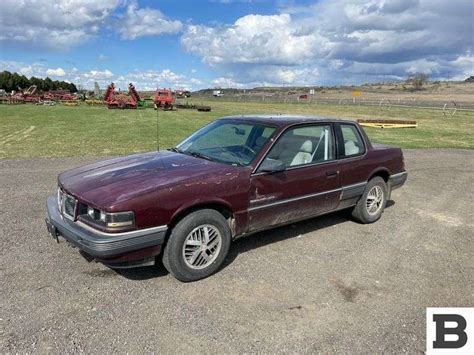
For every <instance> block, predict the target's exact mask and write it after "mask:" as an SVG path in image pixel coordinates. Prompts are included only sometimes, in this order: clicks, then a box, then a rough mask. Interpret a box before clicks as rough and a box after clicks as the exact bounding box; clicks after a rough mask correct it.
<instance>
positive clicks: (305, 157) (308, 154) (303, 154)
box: [290, 139, 313, 166]
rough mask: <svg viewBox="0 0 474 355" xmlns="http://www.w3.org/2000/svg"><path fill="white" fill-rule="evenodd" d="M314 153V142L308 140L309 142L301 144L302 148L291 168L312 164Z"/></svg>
mask: <svg viewBox="0 0 474 355" xmlns="http://www.w3.org/2000/svg"><path fill="white" fill-rule="evenodd" d="M312 153H313V142H311V141H310V140H309V139H308V140H307V141H304V142H303V144H301V147H300V149H299V151H298V153H296V155H295V157H294V158H293V160H292V161H291V164H290V166H294V165H301V164H308V163H310V162H311V160H312Z"/></svg>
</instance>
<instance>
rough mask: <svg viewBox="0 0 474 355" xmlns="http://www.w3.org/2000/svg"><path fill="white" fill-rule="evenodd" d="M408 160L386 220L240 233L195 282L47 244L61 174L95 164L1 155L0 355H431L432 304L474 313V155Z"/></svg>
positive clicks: (335, 219)
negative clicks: (110, 264) (117, 266)
mask: <svg viewBox="0 0 474 355" xmlns="http://www.w3.org/2000/svg"><path fill="white" fill-rule="evenodd" d="M405 156H406V161H407V169H408V171H409V181H408V182H407V184H406V185H405V187H403V188H402V189H399V190H396V191H395V192H394V193H393V195H392V199H393V201H391V202H390V203H389V207H388V208H387V209H386V210H385V213H384V215H383V217H382V219H381V220H380V221H379V222H377V223H375V224H372V225H359V224H356V223H354V222H352V221H350V220H349V219H348V218H347V214H346V213H337V214H334V215H328V216H325V217H321V218H317V219H313V220H309V221H306V222H301V223H298V224H294V225H290V226H287V227H284V228H279V229H277V230H273V231H269V232H265V233H260V234H257V235H254V236H252V237H248V238H245V239H241V240H239V241H237V242H236V243H234V245H233V247H232V249H231V254H230V256H229V258H228V262H227V265H226V267H225V268H224V269H223V270H221V271H220V272H219V273H217V274H216V275H214V276H212V277H210V278H208V279H206V280H202V281H199V282H195V283H188V284H184V283H180V282H179V281H177V280H175V279H174V278H173V277H171V276H170V275H169V274H167V273H166V271H164V269H163V267H162V266H156V267H150V268H141V269H133V270H127V271H123V272H121V273H120V274H119V273H116V272H115V271H113V270H110V269H108V268H106V267H104V266H102V265H100V264H96V263H90V264H89V263H87V262H86V261H85V260H84V259H83V258H82V257H81V256H80V255H79V254H78V253H77V250H74V249H72V248H70V247H68V246H67V244H66V243H64V242H63V243H61V244H59V245H58V244H56V243H55V242H53V240H52V239H50V238H49V237H48V236H47V232H46V228H45V225H44V221H43V220H44V217H45V214H46V211H45V200H46V197H47V196H48V195H50V194H52V193H54V191H55V185H56V175H57V174H58V173H59V172H61V171H63V170H66V169H69V168H72V167H75V166H77V165H81V164H84V163H87V162H91V161H94V160H96V159H97V158H62V159H31V160H9V159H8V160H0V233H1V238H0V246H1V260H0V276H1V277H0V353H5V352H54V353H59V352H79V351H86V352H96V353H99V352H118V351H120V352H133V353H137V352H173V353H176V352H213V353H219V352H225V353H229V352H257V351H264V352H286V351H291V352H295V351H299V352H365V353H372V352H384V351H387V352H402V351H410V352H423V351H424V350H425V308H426V307H428V306H431V307H432V306H473V305H474V293H473V292H474V291H473V287H472V286H473V276H472V275H473V274H474V265H473V258H472V256H473V251H474V248H473V233H472V230H473V221H474V218H473V208H472V206H473V205H472V201H473V198H474V196H473V185H472V181H473V176H474V175H473V170H474V168H473V167H474V164H473V163H474V159H473V157H474V152H473V151H461V150H412V151H406V152H405Z"/></svg>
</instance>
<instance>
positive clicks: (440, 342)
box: [426, 308, 474, 355]
mask: <svg viewBox="0 0 474 355" xmlns="http://www.w3.org/2000/svg"><path fill="white" fill-rule="evenodd" d="M473 323H474V308H427V309H426V353H427V354H428V355H429V354H474V334H473V333H474V332H473V329H474V328H473V327H474V324H473Z"/></svg>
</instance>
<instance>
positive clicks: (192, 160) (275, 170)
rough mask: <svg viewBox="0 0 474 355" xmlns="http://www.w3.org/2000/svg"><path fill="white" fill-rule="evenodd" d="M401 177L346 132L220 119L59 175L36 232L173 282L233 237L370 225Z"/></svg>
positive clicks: (345, 124)
mask: <svg viewBox="0 0 474 355" xmlns="http://www.w3.org/2000/svg"><path fill="white" fill-rule="evenodd" d="M406 178H407V173H406V171H405V166H404V160H403V153H402V151H401V149H399V148H394V147H389V146H382V145H375V144H371V142H370V141H369V139H368V138H367V136H366V134H365V133H364V131H363V130H362V128H361V127H360V126H359V125H358V124H357V123H355V122H352V121H343V120H336V119H328V118H324V117H303V116H281V115H275V116H234V117H225V118H222V119H218V120H216V121H214V122H212V123H210V124H209V125H207V126H205V127H204V128H201V129H200V130H198V131H197V132H195V133H194V134H192V135H191V136H190V137H189V138H187V139H185V140H184V141H183V142H181V143H180V144H179V145H178V146H176V147H175V148H171V149H169V150H165V151H159V152H150V153H144V154H136V155H131V156H128V157H120V158H115V159H110V160H105V161H102V162H98V163H94V164H91V165H86V166H83V167H80V168H76V169H73V170H70V171H66V172H64V173H62V174H60V175H59V177H58V191H57V196H52V197H49V198H48V202H47V207H48V218H47V219H46V224H47V227H48V230H49V233H50V234H51V235H52V236H53V237H54V238H55V239H56V240H58V237H59V236H62V237H64V238H65V239H66V240H67V241H68V242H69V243H71V244H72V245H73V246H75V247H77V248H78V249H79V250H80V252H81V254H82V255H83V256H84V257H85V258H86V259H88V260H89V261H91V260H96V261H100V262H102V263H104V264H105V265H107V266H109V267H111V268H127V267H136V266H145V265H153V264H154V263H155V260H156V259H157V257H158V256H159V255H160V254H161V257H162V261H163V264H164V266H165V267H166V269H167V270H168V271H169V272H170V273H171V274H172V275H174V276H175V277H176V278H177V279H179V280H181V281H194V280H198V279H201V278H204V277H207V276H209V275H211V274H212V273H214V272H216V271H217V270H218V269H219V268H220V267H221V266H222V264H223V263H224V260H225V258H226V255H227V253H228V251H229V247H230V245H231V242H232V241H233V240H234V239H235V238H237V237H239V236H244V235H248V234H251V233H255V232H258V231H261V230H264V229H268V228H274V227H277V226H281V225H284V224H288V223H291V222H295V221H299V220H303V219H307V218H312V217H315V216H318V215H322V214H326V213H329V212H332V211H337V210H342V209H351V211H352V216H353V218H354V219H355V220H356V221H358V222H360V223H372V222H375V221H377V220H378V219H379V218H380V216H381V215H382V212H383V210H384V207H385V204H386V202H387V200H388V199H389V198H390V193H391V191H392V190H393V189H395V188H398V187H400V186H402V185H403V184H404V182H405V180H406Z"/></svg>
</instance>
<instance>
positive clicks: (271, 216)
mask: <svg viewBox="0 0 474 355" xmlns="http://www.w3.org/2000/svg"><path fill="white" fill-rule="evenodd" d="M265 159H273V160H278V161H282V162H284V163H285V165H286V169H285V170H284V171H280V172H264V171H259V170H258V169H257V171H256V172H255V173H254V174H253V175H252V176H251V178H250V201H249V231H256V230H260V229H265V228H268V227H271V226H275V225H279V224H285V223H288V222H291V221H295V220H298V219H304V218H306V217H309V216H313V215H317V214H320V213H324V212H326V211H330V210H333V209H335V208H337V206H338V204H339V197H340V194H341V186H340V180H339V163H338V161H337V160H336V157H335V139H334V131H333V127H332V125H331V124H312V125H304V126H296V127H294V128H290V129H288V130H287V131H286V132H284V133H283V135H282V136H281V137H280V138H279V139H278V140H277V142H276V143H275V144H274V145H273V147H272V148H271V149H270V151H269V153H268V154H267V156H266V157H265Z"/></svg>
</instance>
